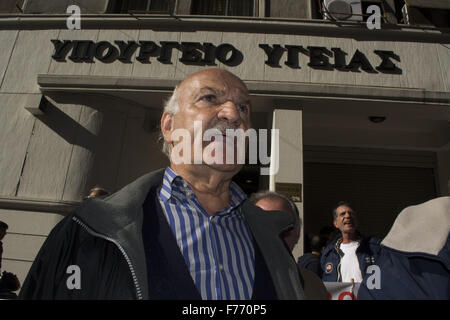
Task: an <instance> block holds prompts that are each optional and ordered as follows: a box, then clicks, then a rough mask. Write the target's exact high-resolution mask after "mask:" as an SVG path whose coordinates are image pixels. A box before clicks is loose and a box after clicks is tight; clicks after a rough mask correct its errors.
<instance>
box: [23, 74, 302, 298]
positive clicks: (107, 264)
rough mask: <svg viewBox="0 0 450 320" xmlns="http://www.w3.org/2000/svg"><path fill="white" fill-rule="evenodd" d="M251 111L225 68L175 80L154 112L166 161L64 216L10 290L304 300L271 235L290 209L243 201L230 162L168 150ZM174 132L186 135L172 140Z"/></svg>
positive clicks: (234, 125) (50, 294)
mask: <svg viewBox="0 0 450 320" xmlns="http://www.w3.org/2000/svg"><path fill="white" fill-rule="evenodd" d="M250 111H251V110H250V96H249V93H248V90H247V87H246V86H245V84H244V83H243V82H242V80H240V79H239V78H238V77H236V76H235V75H233V74H231V73H230V72H228V71H225V70H221V69H206V70H202V71H200V72H197V73H195V74H193V75H191V76H189V77H187V78H186V79H185V80H184V81H182V82H181V83H180V84H179V85H178V86H177V87H176V88H175V90H174V92H173V94H172V96H171V98H170V99H169V100H168V102H167V103H166V105H165V108H164V113H163V115H162V118H161V132H162V135H163V137H164V143H165V146H164V150H166V151H168V153H169V155H170V160H171V163H170V166H169V167H167V168H165V169H161V170H158V171H155V172H152V173H149V174H147V175H145V176H143V177H141V178H139V179H138V180H136V181H135V182H133V183H131V184H129V185H127V186H126V187H124V188H123V189H121V190H119V191H118V192H116V193H114V194H112V195H110V196H107V197H105V198H96V197H94V198H91V199H88V200H86V201H85V202H84V203H83V204H82V206H81V207H80V208H79V209H78V210H77V211H76V212H75V213H74V214H71V215H69V216H68V217H66V218H64V219H63V220H62V221H61V222H60V223H59V224H58V225H57V226H56V227H55V228H54V229H53V230H52V232H51V234H50V235H49V237H48V238H47V240H46V242H45V243H44V245H43V247H42V248H41V250H40V252H39V254H38V256H37V257H36V259H35V261H34V263H33V265H32V267H31V269H30V272H29V274H28V276H27V278H26V280H25V282H24V285H23V289H22V290H21V292H20V296H19V297H20V298H23V299H171V300H175V299H182V300H196V299H204V300H222V299H223V300H228V299H237V300H239V299H242V300H249V299H260V300H271V299H303V298H304V293H303V291H302V287H301V285H300V280H299V275H298V270H297V265H296V263H295V261H294V259H293V257H292V256H291V254H290V252H289V251H288V249H287V248H286V246H285V245H284V243H283V241H282V240H281V239H280V237H279V234H280V232H281V231H282V230H284V229H285V228H286V227H288V226H289V225H290V224H292V223H293V219H292V217H291V216H290V214H289V213H286V212H272V213H268V212H265V211H263V210H261V209H260V208H258V207H256V206H254V205H253V204H252V203H250V202H249V201H248V200H246V196H245V193H243V191H242V190H241V189H240V188H239V186H237V184H235V183H234V182H232V181H231V179H232V178H233V176H234V175H235V174H237V173H238V172H239V171H240V169H241V168H242V164H238V163H236V161H234V162H233V163H228V161H227V163H223V162H222V163H217V162H213V163H208V162H205V159H204V158H200V160H201V161H200V163H195V161H191V162H189V161H187V162H183V161H181V162H179V161H174V158H173V157H172V151H173V149H174V148H175V147H179V145H180V144H181V143H183V144H186V143H187V144H188V145H189V146H191V148H188V149H189V150H191V151H192V152H193V151H194V150H195V147H193V146H194V140H195V129H194V128H195V123H196V122H197V123H200V124H201V126H202V127H201V129H203V132H204V131H206V130H207V129H217V130H218V131H219V133H218V135H217V136H215V139H212V140H209V141H203V142H202V141H201V143H202V147H203V148H205V147H208V146H210V145H211V144H213V143H214V144H215V143H218V141H219V140H220V141H223V140H226V139H225V137H224V135H225V133H226V130H227V129H235V130H237V129H242V130H244V131H245V130H247V129H249V128H250ZM176 130H183V132H186V131H187V133H189V134H190V136H189V135H188V136H183V139H182V140H181V141H180V139H179V138H180V137H179V136H178V139H177V137H176V135H175V132H176ZM178 132H180V131H178ZM188 149H183V152H184V153H183V156H189V152H188V151H187V150H188ZM173 154H175V152H173ZM235 154H236V153H235ZM191 156H192V154H191ZM201 156H202V155H201ZM192 159H196V158H195V156H194V157H191V160H192ZM202 160H203V161H202ZM76 274H78V276H79V277H78V278H76V277H75V276H76Z"/></svg>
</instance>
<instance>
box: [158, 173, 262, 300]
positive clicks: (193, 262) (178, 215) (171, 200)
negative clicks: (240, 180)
mask: <svg viewBox="0 0 450 320" xmlns="http://www.w3.org/2000/svg"><path fill="white" fill-rule="evenodd" d="M158 194H159V201H160V203H161V206H162V208H163V211H164V214H165V216H166V218H167V221H168V223H169V225H170V228H171V229H172V232H173V234H174V236H175V238H176V240H177V243H178V246H179V248H180V251H181V253H182V254H183V257H184V260H185V262H186V265H187V267H188V269H189V272H190V274H191V276H192V279H193V280H194V283H195V285H196V287H197V289H198V291H199V292H200V294H201V296H202V299H204V300H249V299H251V297H252V291H253V282H254V277H255V255H254V250H253V241H252V236H251V233H250V230H249V228H248V225H247V222H246V221H245V218H244V215H243V213H242V212H241V204H242V202H243V201H244V200H245V199H246V195H245V193H244V192H243V191H242V190H241V189H240V188H239V187H238V185H237V184H235V183H234V182H231V184H230V204H229V207H228V208H225V209H223V210H220V211H218V212H216V213H215V214H214V215H213V216H210V215H209V214H208V213H207V212H206V210H205V209H204V208H203V207H202V206H201V204H200V202H199V201H198V199H197V197H196V196H195V194H194V192H193V191H192V189H191V188H190V186H189V185H188V183H187V182H186V181H185V180H184V179H183V178H182V177H181V176H179V175H177V174H176V173H175V172H174V171H173V170H172V169H171V168H169V167H167V168H166V171H165V174H164V180H163V185H162V187H161V191H160V192H159V193H158Z"/></svg>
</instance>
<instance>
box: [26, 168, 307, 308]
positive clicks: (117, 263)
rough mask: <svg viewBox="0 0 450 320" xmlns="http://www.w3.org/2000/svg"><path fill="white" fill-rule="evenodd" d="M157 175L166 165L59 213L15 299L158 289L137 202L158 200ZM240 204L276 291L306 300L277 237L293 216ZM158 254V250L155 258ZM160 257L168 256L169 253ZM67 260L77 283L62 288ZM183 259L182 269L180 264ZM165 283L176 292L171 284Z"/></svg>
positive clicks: (145, 294)
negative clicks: (77, 274)
mask: <svg viewBox="0 0 450 320" xmlns="http://www.w3.org/2000/svg"><path fill="white" fill-rule="evenodd" d="M163 175H164V170H163V169H162V170H158V171H155V172H152V173H149V174H147V175H145V176H143V177H141V178H139V179H138V180H136V181H135V182H133V183H131V184H129V185H128V186H126V187H124V188H123V189H121V190H120V191H118V192H116V193H115V194H113V195H111V196H108V197H106V198H104V199H99V198H91V199H88V200H87V201H85V202H84V203H83V204H82V205H81V206H80V207H79V208H78V209H77V210H76V211H75V212H74V213H73V214H70V215H68V216H67V217H65V218H64V219H63V220H62V221H61V222H60V223H58V224H57V225H56V226H55V228H54V229H53V230H52V231H51V233H50V235H49V236H48V238H47V240H46V241H45V243H44V245H43V246H42V248H41V250H40V251H39V253H38V255H37V257H36V259H35V261H34V263H33V265H32V267H31V269H30V271H29V274H28V276H27V278H26V279H25V282H24V284H23V287H22V290H21V291H20V294H19V298H22V299H149V298H155V297H154V295H153V293H154V292H155V290H157V288H156V289H155V286H154V285H153V283H151V284H150V285H149V279H150V280H152V279H155V278H154V274H152V271H151V270H152V269H151V266H150V265H149V264H150V262H151V261H152V256H151V253H150V255H147V256H146V246H145V245H144V241H143V235H142V234H143V220H144V209H143V205H144V203H145V202H146V200H147V199H148V198H150V199H156V197H157V189H158V188H159V187H160V186H161V184H162V179H163ZM151 203H154V207H153V210H151V209H150V211H153V213H154V214H157V212H158V211H160V210H161V207H160V205H159V201H151ZM242 211H243V214H244V216H245V218H246V220H247V222H248V224H249V227H250V230H251V233H252V235H253V238H254V241H255V243H256V244H257V247H258V248H259V250H258V252H260V253H261V256H262V258H263V259H264V262H265V266H266V269H267V270H268V273H269V274H270V277H271V279H272V282H273V287H274V289H275V292H276V297H277V298H278V299H304V293H303V290H302V287H301V284H300V277H299V273H298V270H297V265H296V263H295V260H294V259H293V257H292V255H291V254H290V252H289V251H288V250H286V246H285V245H284V243H283V242H282V240H281V238H280V237H279V236H278V235H279V233H280V231H281V230H284V229H285V228H286V227H288V226H289V225H290V224H292V223H293V222H292V221H291V220H292V218H291V216H290V215H289V214H286V213H281V212H276V213H269V212H266V211H263V210H261V209H259V208H258V207H256V206H254V205H253V204H251V203H250V202H249V201H245V202H244V203H243V204H242ZM154 221H156V220H154ZM158 230H159V229H158V228H156V229H155V232H154V235H155V236H154V239H155V241H159V240H158ZM172 237H173V235H172ZM164 246H165V243H159V244H158V246H157V247H159V248H161V247H162V248H163V247H164ZM172 251H177V250H172ZM178 251H179V250H178ZM166 252H167V251H166ZM163 253H164V252H162V253H158V254H160V255H159V256H158V257H161V256H162V254H163ZM166 258H167V259H168V261H174V260H173V259H172V258H171V257H166ZM171 259H172V260H171ZM70 265H76V266H78V267H79V268H80V271H81V288H80V289H68V286H67V282H70V281H72V280H73V278H71V277H73V274H71V273H66V270H67V268H68V266H70ZM183 266H184V268H185V269H187V267H185V264H183ZM186 274H187V273H186ZM255 277H256V275H255ZM255 284H256V279H255ZM164 285H167V284H164ZM171 289H172V290H173V291H177V290H176V289H177V288H171ZM165 298H167V299H171V298H173V299H177V298H184V299H186V298H191V297H165Z"/></svg>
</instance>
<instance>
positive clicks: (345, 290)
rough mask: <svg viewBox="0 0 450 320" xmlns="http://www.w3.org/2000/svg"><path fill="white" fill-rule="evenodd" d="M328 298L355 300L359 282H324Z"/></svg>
mask: <svg viewBox="0 0 450 320" xmlns="http://www.w3.org/2000/svg"><path fill="white" fill-rule="evenodd" d="M323 284H324V285H325V287H326V288H327V291H328V299H330V300H356V296H357V294H358V290H359V285H360V283H359V282H355V283H351V282H324V283H323Z"/></svg>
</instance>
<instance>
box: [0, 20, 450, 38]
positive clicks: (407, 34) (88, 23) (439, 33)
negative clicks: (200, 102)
mask: <svg viewBox="0 0 450 320" xmlns="http://www.w3.org/2000/svg"><path fill="white" fill-rule="evenodd" d="M67 17H68V16H67V15H61V14H55V15H44V14H42V15H27V14H23V15H5V14H3V15H0V29H10V30H17V29H19V30H41V29H67V26H66V19H67ZM81 28H82V29H152V30H155V31H174V32H195V31H222V32H246V33H268V34H298V35H312V36H327V37H343V38H353V39H357V40H374V41H375V40H379V41H399V42H402V41H408V42H410V41H418V42H429V43H450V29H449V28H435V27H426V26H420V27H417V26H407V25H394V24H384V25H382V28H381V29H380V30H369V29H367V27H366V25H365V24H364V23H361V22H355V21H349V22H334V21H327V20H319V19H315V20H304V19H303V20H302V19H280V18H255V17H220V18H218V17H217V16H192V15H189V16H169V15H143V14H139V15H138V14H127V15H123V14H116V15H113V14H104V15H82V17H81Z"/></svg>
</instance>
